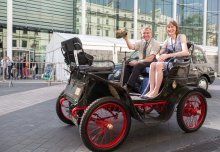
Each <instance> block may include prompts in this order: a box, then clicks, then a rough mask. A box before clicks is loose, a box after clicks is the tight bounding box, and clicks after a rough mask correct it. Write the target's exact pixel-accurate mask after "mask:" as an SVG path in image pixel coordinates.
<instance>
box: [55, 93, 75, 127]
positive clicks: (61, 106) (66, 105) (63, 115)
mask: <svg viewBox="0 0 220 152" xmlns="http://www.w3.org/2000/svg"><path fill="white" fill-rule="evenodd" d="M56 113H57V116H58V117H59V119H60V120H61V121H63V122H64V123H66V124H70V125H73V122H72V121H71V119H70V114H71V111H70V102H69V101H68V100H67V99H66V98H65V97H64V96H63V95H62V94H61V95H60V96H59V97H58V99H57V103H56Z"/></svg>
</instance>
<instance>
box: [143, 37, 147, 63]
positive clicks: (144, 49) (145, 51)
mask: <svg viewBox="0 0 220 152" xmlns="http://www.w3.org/2000/svg"><path fill="white" fill-rule="evenodd" d="M147 46H148V42H147V41H146V43H145V45H144V48H143V59H145V57H146V54H147V50H146V49H147Z"/></svg>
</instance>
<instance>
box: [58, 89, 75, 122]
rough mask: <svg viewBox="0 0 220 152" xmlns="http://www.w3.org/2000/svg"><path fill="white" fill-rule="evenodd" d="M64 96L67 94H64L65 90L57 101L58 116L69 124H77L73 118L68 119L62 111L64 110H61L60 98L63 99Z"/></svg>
mask: <svg viewBox="0 0 220 152" xmlns="http://www.w3.org/2000/svg"><path fill="white" fill-rule="evenodd" d="M62 98H65V96H64V91H63V92H62V93H61V94H60V95H59V97H58V98H57V102H56V113H57V116H58V118H59V119H60V120H61V121H63V122H64V123H66V124H69V125H75V124H74V123H73V122H72V121H71V120H69V119H67V118H66V117H65V116H64V115H63V113H62V111H61V105H60V100H61V99H62Z"/></svg>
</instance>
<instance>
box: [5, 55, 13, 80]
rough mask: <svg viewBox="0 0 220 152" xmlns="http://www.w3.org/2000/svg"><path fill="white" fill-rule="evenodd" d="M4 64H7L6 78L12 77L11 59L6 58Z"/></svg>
mask: <svg viewBox="0 0 220 152" xmlns="http://www.w3.org/2000/svg"><path fill="white" fill-rule="evenodd" d="M6 64H7V68H8V79H11V77H12V78H13V74H12V68H13V64H14V63H13V60H12V59H10V58H9V57H7V58H6Z"/></svg>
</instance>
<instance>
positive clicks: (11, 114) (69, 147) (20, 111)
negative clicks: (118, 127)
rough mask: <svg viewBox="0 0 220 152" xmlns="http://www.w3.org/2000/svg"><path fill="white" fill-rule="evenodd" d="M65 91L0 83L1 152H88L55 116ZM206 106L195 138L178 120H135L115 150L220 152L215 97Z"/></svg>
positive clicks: (42, 85) (40, 83)
mask: <svg viewBox="0 0 220 152" xmlns="http://www.w3.org/2000/svg"><path fill="white" fill-rule="evenodd" d="M218 82H220V81H218ZM219 84H220V83H219ZM219 84H217V85H213V86H211V87H210V91H211V93H212V94H213V95H214V96H219ZM64 88H65V84H61V83H54V84H52V85H51V84H50V85H48V82H45V81H30V82H29V81H19V82H13V87H9V86H8V82H4V83H1V82H0V152H89V150H88V149H87V148H86V147H85V146H84V144H83V143H82V141H81V138H80V135H79V131H78V128H77V127H72V126H69V125H66V124H64V123H63V122H61V121H60V120H59V119H58V117H57V115H56V111H55V104H56V99H57V97H58V95H59V94H60V92H61V91H62V90H63V89H64ZM211 101H212V102H211ZM208 104H209V109H208V110H209V111H208V116H207V119H206V122H205V123H204V126H203V127H202V128H201V129H200V130H199V131H197V132H195V133H193V134H184V133H183V132H182V131H181V130H180V129H179V127H178V125H177V123H176V120H175V117H173V118H172V119H171V120H169V121H168V122H166V123H163V124H161V125H158V126H152V127H146V126H145V125H143V124H142V123H140V122H138V121H135V120H132V126H131V131H130V132H129V136H128V138H127V139H126V141H125V142H124V143H123V144H122V146H120V147H119V148H118V149H117V150H116V151H120V152H123V151H124V152H128V151H130V152H133V151H139V152H146V151H147V152H148V151H149V152H220V131H219V130H220V123H219V122H220V118H219V115H218V113H217V112H216V111H219V106H220V104H219V101H218V99H217V98H216V97H214V98H213V99H212V100H209V102H208Z"/></svg>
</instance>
